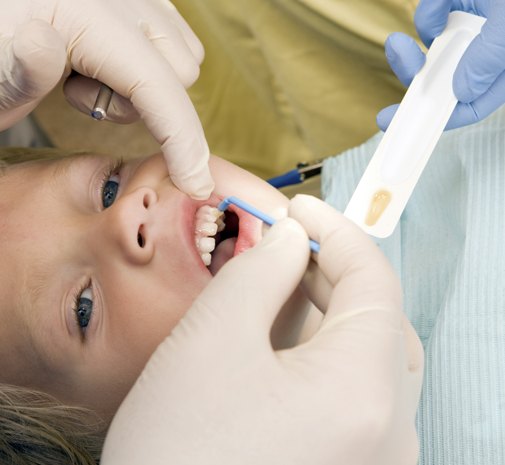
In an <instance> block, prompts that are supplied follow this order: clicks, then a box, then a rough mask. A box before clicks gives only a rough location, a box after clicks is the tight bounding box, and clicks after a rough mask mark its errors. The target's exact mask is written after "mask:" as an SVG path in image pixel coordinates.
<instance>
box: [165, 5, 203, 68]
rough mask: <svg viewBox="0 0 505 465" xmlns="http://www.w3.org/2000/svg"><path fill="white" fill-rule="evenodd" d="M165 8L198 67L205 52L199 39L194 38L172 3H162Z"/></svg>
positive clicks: (194, 35)
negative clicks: (167, 9)
mask: <svg viewBox="0 0 505 465" xmlns="http://www.w3.org/2000/svg"><path fill="white" fill-rule="evenodd" d="M164 5H165V7H166V8H170V9H171V14H172V18H173V20H174V23H175V24H176V25H177V27H178V28H179V31H180V33H181V34H182V36H183V37H184V40H185V42H186V44H187V46H188V47H189V49H190V50H191V52H192V54H193V56H194V57H195V60H196V62H197V63H198V64H199V65H200V64H201V63H202V61H203V58H204V56H205V51H204V48H203V45H202V43H201V42H200V39H198V37H197V36H196V34H195V33H194V32H193V30H192V29H191V28H190V27H189V25H188V23H187V22H186V20H185V19H184V18H183V17H182V16H181V14H180V13H179V12H178V11H177V8H175V6H174V5H173V4H172V2H168V1H167V2H164Z"/></svg>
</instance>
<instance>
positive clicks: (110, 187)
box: [101, 160, 123, 208]
mask: <svg viewBox="0 0 505 465" xmlns="http://www.w3.org/2000/svg"><path fill="white" fill-rule="evenodd" d="M122 164H123V162H122V161H121V160H120V161H119V162H118V163H115V164H114V166H112V167H111V168H110V169H109V170H107V172H106V173H104V176H103V181H102V186H101V195H102V206H103V208H109V207H110V206H111V205H112V204H113V203H114V202H115V200H116V197H117V192H118V189H119V181H120V177H119V171H120V170H121V166H122Z"/></svg>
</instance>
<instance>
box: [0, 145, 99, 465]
mask: <svg viewBox="0 0 505 465" xmlns="http://www.w3.org/2000/svg"><path fill="white" fill-rule="evenodd" d="M85 153H86V152H75V151H73V152H71V153H70V152H69V151H63V150H60V149H54V148H47V149H46V148H42V149H34V148H12V147H0V173H2V172H4V171H5V170H6V169H7V167H8V166H10V165H15V164H18V163H25V162H33V161H40V160H56V159H61V158H64V157H66V156H69V155H79V154H85ZM106 427H107V425H106V423H105V422H104V421H102V420H101V419H100V418H99V417H98V416H97V415H96V414H95V413H94V412H92V411H91V410H88V409H84V408H81V407H75V406H68V405H64V404H62V403H61V402H59V401H58V400H57V399H55V398H54V397H52V396H50V395H49V394H46V393H44V392H40V391H36V390H33V389H28V388H24V387H19V386H12V385H8V384H0V463H2V464H3V463H5V464H9V465H61V464H71V465H96V464H98V463H99V460H100V454H101V450H102V445H103V441H104V438H105V433H106Z"/></svg>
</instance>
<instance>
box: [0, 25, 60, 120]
mask: <svg viewBox="0 0 505 465" xmlns="http://www.w3.org/2000/svg"><path fill="white" fill-rule="evenodd" d="M0 62H1V63H2V66H1V68H0V111H2V112H9V111H11V110H14V109H15V110H14V111H12V113H10V114H11V116H12V117H14V118H16V120H19V119H21V118H22V117H23V116H25V115H26V114H28V113H29V112H30V111H31V110H32V109H33V108H34V107H35V106H36V105H37V103H38V102H39V101H40V100H41V99H42V98H43V97H44V96H45V95H46V94H47V93H49V92H50V91H51V90H52V89H53V87H54V86H55V85H56V84H57V83H58V81H59V80H60V79H61V77H62V75H63V73H64V70H65V63H66V52H65V45H64V42H63V40H62V38H61V37H60V35H59V34H58V32H57V31H56V30H55V29H53V28H52V27H51V26H50V25H49V24H47V23H45V22H43V21H40V20H33V21H30V22H28V23H25V24H23V25H21V26H19V27H18V28H17V29H16V31H15V34H14V36H13V37H12V38H1V39H0ZM48 63H50V64H51V66H48ZM7 117H8V116H7V114H4V115H3V117H2V119H3V120H6V119H7ZM14 123H15V121H11V124H14Z"/></svg>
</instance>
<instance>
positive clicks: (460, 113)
mask: <svg viewBox="0 0 505 465" xmlns="http://www.w3.org/2000/svg"><path fill="white" fill-rule="evenodd" d="M504 103H505V72H504V73H502V74H501V75H500V76H499V77H498V78H497V79H496V80H495V81H494V83H493V84H492V85H491V87H490V88H489V89H488V91H487V92H485V93H484V94H482V95H481V96H480V97H478V98H477V99H475V100H474V101H473V102H471V103H461V102H459V103H458V104H457V105H456V108H455V109H454V111H453V113H452V115H451V118H450V119H449V121H448V123H447V126H446V128H445V129H454V128H459V127H461V126H466V125H468V124H473V123H476V122H478V121H481V120H483V119H484V118H485V117H486V116H488V115H490V114H491V113H493V112H494V111H495V110H497V109H498V108H499V107H500V106H502V105H503V104H504Z"/></svg>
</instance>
